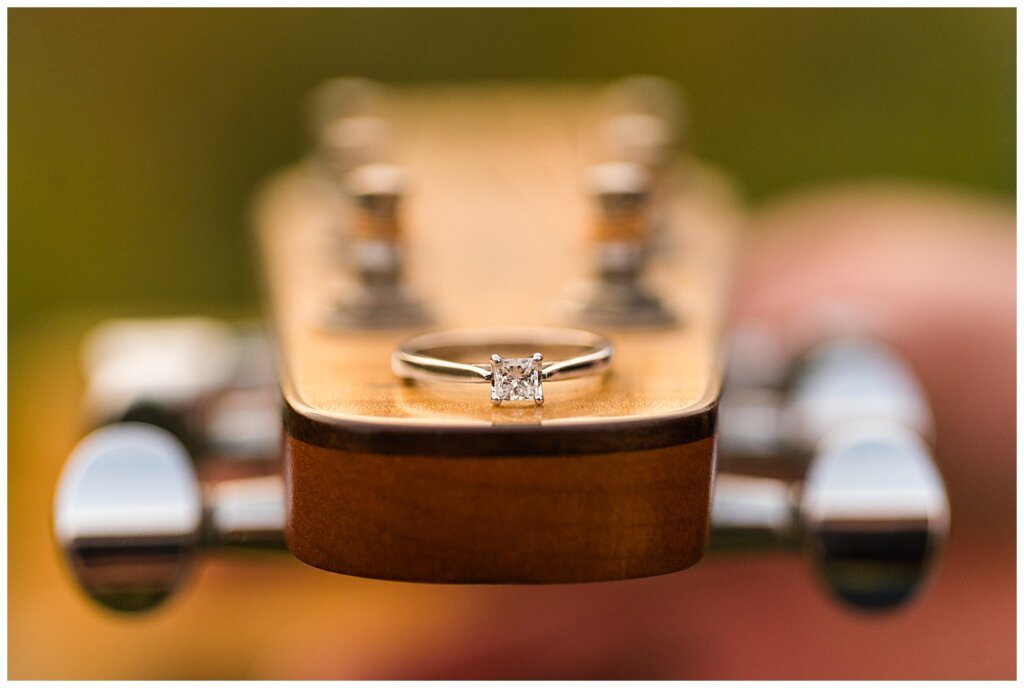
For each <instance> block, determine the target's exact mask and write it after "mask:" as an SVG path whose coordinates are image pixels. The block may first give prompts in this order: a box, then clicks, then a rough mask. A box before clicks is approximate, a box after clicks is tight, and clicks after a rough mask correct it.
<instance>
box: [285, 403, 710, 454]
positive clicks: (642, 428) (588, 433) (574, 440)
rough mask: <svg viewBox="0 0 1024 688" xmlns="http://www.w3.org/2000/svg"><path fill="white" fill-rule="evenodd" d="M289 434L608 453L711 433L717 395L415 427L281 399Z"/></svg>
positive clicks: (434, 447)
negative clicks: (539, 419)
mask: <svg viewBox="0 0 1024 688" xmlns="http://www.w3.org/2000/svg"><path fill="white" fill-rule="evenodd" d="M283 408H284V428H285V432H287V433H288V435H289V436H291V437H293V438H295V439H297V440H300V441H302V442H305V443H306V444H311V445H314V446H318V447H322V448H325V449H337V450H341V451H352V452H360V453H374V454H405V455H415V456H470V457H480V456H553V455H571V454H607V453H614V452H631V451H640V450H644V449H660V448H663V447H671V446H677V445H680V444H687V443H689V442H695V441H697V440H702V439H705V438H708V437H711V436H712V435H714V434H715V430H716V428H717V425H718V400H717V395H716V398H715V400H714V401H712V402H710V403H709V404H707V405H706V406H704V407H702V408H699V409H696V410H693V411H687V412H685V413H679V414H672V415H664V416H654V417H644V418H639V419H636V420H615V421H609V422H607V423H600V422H588V423H579V424H573V425H518V426H517V425H501V426H480V427H473V426H463V427H460V426H423V427H419V426H414V425H408V424H398V423H365V422H360V421H353V420H345V419H340V418H324V419H323V420H320V419H316V418H311V417H309V416H307V415H304V414H303V413H301V412H300V411H298V410H296V409H295V408H294V407H292V405H291V404H290V403H288V400H287V398H285V399H284V403H283Z"/></svg>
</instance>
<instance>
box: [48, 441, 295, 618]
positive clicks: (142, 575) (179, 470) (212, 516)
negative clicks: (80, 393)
mask: <svg viewBox="0 0 1024 688" xmlns="http://www.w3.org/2000/svg"><path fill="white" fill-rule="evenodd" d="M204 492H205V493H206V494H205V497H204ZM53 523H54V532H55V535H56V539H57V542H58V545H59V546H60V548H61V550H62V551H63V553H64V557H65V560H66V561H67V564H68V566H69V568H70V570H71V573H72V575H73V576H74V578H75V579H76V581H77V582H78V584H79V585H80V587H81V588H82V589H83V590H84V591H85V592H86V593H88V594H89V596H90V597H92V598H93V599H94V600H96V601H97V602H99V603H100V604H102V605H103V606H105V607H107V608H109V609H113V610H116V611H122V612H139V611H145V610H147V609H151V608H153V607H156V606H158V605H159V604H160V603H161V602H163V601H164V600H165V599H166V598H167V597H168V596H169V595H171V594H172V593H173V592H174V591H175V590H176V589H177V588H178V586H179V585H180V584H181V582H182V581H183V580H184V579H185V578H187V576H188V573H189V571H190V569H191V565H192V563H193V561H194V559H195V557H196V555H197V554H198V553H199V552H200V551H201V550H202V549H203V548H210V547H222V546H226V545H243V546H258V547H266V546H271V547H280V546H282V545H283V537H282V530H283V524H284V501H283V486H282V483H281V478H280V476H268V477H259V478H245V479H238V480H231V481H224V482H221V483H218V484H216V485H213V486H211V487H210V488H208V489H207V490H205V491H204V489H203V488H202V487H201V485H200V483H199V480H198V478H197V477H196V473H195V470H194V469H193V467H192V461H191V459H190V458H189V455H188V452H187V451H186V450H185V447H184V446H183V445H182V444H181V443H180V442H179V441H178V440H177V439H176V438H175V437H174V436H173V435H171V434H170V433H169V432H167V431H166V430H163V429H161V428H158V427H156V426H153V425H147V424H144V423H116V424H113V425H108V426H105V427H102V428H99V429H98V430H95V431H93V432H92V433H90V434H89V435H87V436H86V437H85V438H83V439H82V440H81V442H79V443H78V445H77V446H76V447H75V448H74V450H73V451H72V453H71V456H70V458H69V459H68V462H67V464H66V465H65V467H64V470H63V471H62V473H61V476H60V480H59V483H58V486H57V492H56V497H55V500H54V511H53Z"/></svg>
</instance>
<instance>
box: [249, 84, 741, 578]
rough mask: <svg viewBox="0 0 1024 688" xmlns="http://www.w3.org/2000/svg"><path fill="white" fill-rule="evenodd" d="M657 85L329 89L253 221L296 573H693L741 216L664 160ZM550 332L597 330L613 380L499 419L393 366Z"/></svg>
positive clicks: (702, 179)
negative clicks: (408, 352) (408, 341)
mask: <svg viewBox="0 0 1024 688" xmlns="http://www.w3.org/2000/svg"><path fill="white" fill-rule="evenodd" d="M664 88H665V86H664V85H663V84H660V83H657V82H645V81H642V80H641V81H638V82H627V83H625V84H621V85H619V86H618V87H616V88H614V89H610V90H609V89H598V88H586V87H561V88H555V87H540V86H538V87H532V88H530V87H489V86H481V87H477V88H475V89H450V88H444V87H432V88H420V89H409V90H407V91H403V92H402V93H388V94H386V95H382V94H381V93H379V92H376V91H372V90H368V89H367V88H366V87H365V86H363V85H360V84H358V83H354V82H350V81H346V82H341V83H339V84H335V85H334V86H333V90H328V91H325V92H324V93H323V94H322V96H324V97H322V98H321V103H322V104H323V103H325V102H326V103H328V104H330V107H328V106H326V105H322V107H321V109H320V114H319V117H318V118H317V121H318V126H319V132H320V134H321V135H320V137H319V140H320V141H321V145H320V147H319V149H318V151H317V153H316V154H315V155H314V156H313V157H312V158H311V159H310V160H308V161H306V162H305V163H303V164H301V165H298V166H296V167H295V168H293V169H291V170H288V171H286V172H284V173H283V174H281V175H280V176H279V177H278V178H276V179H275V180H274V181H273V182H272V183H271V184H270V185H269V186H268V188H267V189H266V190H265V191H264V194H263V196H262V198H261V201H260V204H259V206H258V210H257V214H256V218H257V225H258V233H259V237H260V245H261V248H262V256H263V264H264V266H265V274H266V284H267V292H268V302H269V306H270V312H271V314H272V318H271V320H272V328H273V333H274V338H275V339H276V342H277V347H278V352H279V360H280V366H281V380H282V388H283V394H284V400H285V418H286V422H285V428H286V439H285V458H286V465H287V468H286V471H287V475H288V480H289V491H288V527H287V538H288V543H289V546H290V548H291V549H292V551H293V552H294V553H295V554H296V556H298V557H299V558H300V559H303V560H304V561H306V562H308V563H311V564H314V565H316V566H320V567H322V568H326V569H329V570H334V571H340V572H345V573H352V574H357V575H365V576H371V577H382V578H396V579H407V580H423V581H453V582H454V581H464V582H555V581H564V582H568V581H582V580H601V579H614V578H628V577H636V576H645V575H653V574H657V573H665V572H668V571H673V570H678V569H682V568H686V567H687V566H690V565H692V564H693V563H695V562H696V561H698V560H699V559H700V557H701V555H702V553H703V551H704V547H705V539H706V533H707V528H708V515H709V510H710V494H711V488H712V478H713V475H714V460H715V450H714V447H715V426H716V407H717V401H718V396H719V393H720V389H721V357H720V353H721V347H720V336H721V331H722V327H723V306H724V301H725V299H724V297H725V291H726V285H727V282H728V277H729V256H730V253H731V248H732V236H733V230H734V229H735V227H736V225H737V223H738V221H739V218H740V214H739V212H738V210H737V206H736V204H735V201H734V198H733V196H732V193H731V190H730V188H729V186H728V184H727V183H726V182H725V181H724V180H723V178H722V177H720V176H719V175H717V174H715V173H714V172H713V171H711V170H710V169H708V168H707V167H705V166H703V165H702V164H700V163H699V162H697V161H696V160H694V159H693V158H691V157H680V156H678V155H677V154H676V152H675V151H674V150H672V148H671V142H672V140H673V136H672V132H673V127H674V126H676V125H677V120H678V119H679V113H678V108H673V105H672V103H673V101H672V98H671V94H670V93H669V92H665V91H664ZM659 89H661V90H660V91H659ZM331 96H334V97H333V100H332V97H331ZM332 107H333V113H334V116H333V117H332V116H331V115H330V114H329V113H330V112H332V110H331V108H332ZM541 326H543V327H552V326H554V327H586V328H587V329H590V330H593V331H596V332H598V333H600V334H602V335H604V336H606V337H608V338H609V339H610V340H611V341H612V342H613V343H614V346H615V350H616V351H615V360H614V364H613V366H612V368H611V371H610V373H609V374H608V375H606V376H604V377H603V378H601V379H596V380H589V381H578V382H566V383H561V384H559V385H551V386H550V389H548V387H545V395H546V402H545V404H544V406H542V407H541V406H534V405H532V404H531V405H529V406H528V407H524V406H516V405H504V406H501V407H493V406H492V405H491V404H489V403H488V401H487V396H486V394H480V390H479V389H478V388H476V387H475V386H466V385H443V384H442V385H433V384H421V383H415V384H409V383H407V382H403V380H401V379H399V378H398V377H396V376H395V374H394V373H393V372H392V369H391V367H390V358H391V353H392V351H393V350H394V349H395V348H396V346H397V345H398V344H399V343H400V342H401V341H402V340H403V339H405V338H406V337H408V336H410V335H411V334H414V333H419V332H423V331H427V330H445V329H449V328H462V327H474V328H492V327H493V328H508V327H519V328H522V327H541ZM525 355H529V352H528V353H526V354H525ZM399 543H400V546H399Z"/></svg>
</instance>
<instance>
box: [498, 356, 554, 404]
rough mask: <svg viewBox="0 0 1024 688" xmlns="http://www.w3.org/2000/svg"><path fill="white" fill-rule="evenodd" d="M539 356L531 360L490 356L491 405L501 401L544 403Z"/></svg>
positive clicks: (540, 358)
mask: <svg viewBox="0 0 1024 688" xmlns="http://www.w3.org/2000/svg"><path fill="white" fill-rule="evenodd" d="M542 360H543V358H542V357H541V355H540V354H534V355H533V357H532V358H502V357H501V356H498V355H497V354H495V355H494V356H491V403H493V404H495V405H497V404H500V403H501V402H503V401H532V402H534V403H536V404H543V403H544V389H543V387H542V385H541V378H540V363H541V361H542Z"/></svg>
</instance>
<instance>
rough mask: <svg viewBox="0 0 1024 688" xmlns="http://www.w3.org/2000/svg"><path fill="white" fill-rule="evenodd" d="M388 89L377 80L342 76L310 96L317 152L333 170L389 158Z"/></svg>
mask: <svg viewBox="0 0 1024 688" xmlns="http://www.w3.org/2000/svg"><path fill="white" fill-rule="evenodd" d="M386 100H387V90H386V89H385V88H384V87H383V86H381V85H380V84H377V83H375V82H373V81H370V80H368V79H360V78H352V77H346V78H339V79H331V80H329V81H326V82H324V83H323V84H321V85H320V86H319V87H317V89H316V90H314V91H313V94H312V96H311V97H310V106H309V111H310V115H309V119H310V128H311V130H312V134H313V138H314V141H315V142H316V148H317V155H318V158H319V159H320V161H321V163H322V164H323V166H324V167H325V169H326V170H327V171H328V172H329V173H332V174H335V175H337V174H344V173H345V172H347V171H349V170H351V169H353V168H355V167H357V166H359V165H363V164H368V163H373V162H379V161H382V160H384V159H386V158H387V156H388V148H389V145H390V142H391V136H392V135H391V127H390V125H389V123H388V121H387V119H386V118H385V117H384V115H383V106H384V102H385V101H386Z"/></svg>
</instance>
